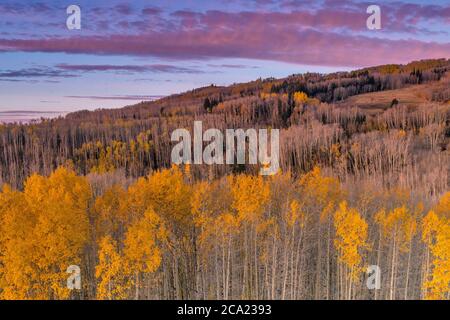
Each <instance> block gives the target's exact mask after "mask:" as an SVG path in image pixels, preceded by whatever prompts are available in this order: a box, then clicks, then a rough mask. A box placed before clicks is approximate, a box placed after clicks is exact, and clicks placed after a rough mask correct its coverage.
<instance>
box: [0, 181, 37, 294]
mask: <svg viewBox="0 0 450 320" xmlns="http://www.w3.org/2000/svg"><path fill="white" fill-rule="evenodd" d="M34 220H35V217H34V216H33V215H32V214H31V212H30V210H29V208H28V205H27V202H26V201H25V198H24V196H23V193H21V192H17V191H13V190H11V188H10V187H8V186H4V187H3V190H2V192H1V193H0V288H1V291H0V298H1V299H8V300H9V299H20V300H23V299H29V298H31V297H30V295H29V292H30V289H32V287H33V283H34V281H33V279H34V272H35V270H34V268H33V267H32V252H33V245H34V244H33V242H32V241H30V240H32V239H31V237H30V235H31V234H32V232H33V226H34V223H35V221H34Z"/></svg>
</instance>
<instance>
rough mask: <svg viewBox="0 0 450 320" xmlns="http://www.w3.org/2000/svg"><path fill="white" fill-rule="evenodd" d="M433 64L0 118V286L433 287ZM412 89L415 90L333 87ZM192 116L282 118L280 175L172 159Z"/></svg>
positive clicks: (437, 270)
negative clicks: (50, 115)
mask: <svg viewBox="0 0 450 320" xmlns="http://www.w3.org/2000/svg"><path fill="white" fill-rule="evenodd" d="M449 68H450V61H449V60H445V59H441V60H424V61H416V62H412V63H410V64H407V65H386V66H379V67H373V68H366V69H362V70H357V71H352V72H342V73H334V74H328V75H320V74H303V75H293V76H290V77H288V78H285V79H265V80H262V79H259V80H256V81H253V82H250V83H245V84H235V85H232V86H229V87H217V86H209V87H205V88H200V89H196V90H193V91H190V92H187V93H183V94H179V95H174V96H170V97H166V98H163V99H161V100H158V101H153V102H142V103H141V104H138V105H134V106H128V107H125V108H122V109H117V110H97V111H94V112H88V111H80V112H75V113H72V114H69V115H67V116H66V117H65V118H59V119H52V120H48V119H43V120H42V121H39V122H33V123H29V124H3V125H0V170H1V175H0V177H1V180H0V185H3V187H2V191H1V192H0V221H1V223H0V297H1V298H4V299H67V298H73V299H449V298H450V290H449V285H450V192H449V191H450V189H449V183H450V179H449V168H450V161H449V156H450V145H449V144H450V104H449V95H450V91H449V88H450V86H449V84H450V75H449ZM411 88H415V89H414V90H415V91H414V95H412V96H414V97H417V101H413V100H414V99H413V100H408V101H404V100H402V99H403V98H401V97H400V96H399V97H395V98H393V99H392V100H391V101H389V103H387V104H385V103H379V102H377V101H376V98H375V96H373V97H371V96H370V95H369V97H368V98H367V99H369V102H370V103H367V105H364V104H361V105H358V106H356V105H352V104H351V103H349V102H348V101H350V100H347V99H348V98H349V97H355V96H356V97H357V96H358V95H361V94H368V93H369V94H370V93H375V92H386V94H388V93H389V92H391V90H394V89H400V90H403V91H402V92H406V93H408V92H409V90H410V89H411ZM402 97H403V96H402ZM374 106H376V107H374ZM194 120H196V121H202V122H203V127H204V130H206V129H208V128H217V129H219V130H222V131H223V130H225V129H227V128H243V129H246V128H277V129H280V167H281V169H280V172H278V173H277V174H276V175H274V176H270V177H261V176H258V174H257V173H258V169H259V168H258V167H257V166H250V165H247V166H246V165H213V166H210V165H191V166H189V165H187V166H185V165H182V166H173V165H172V164H171V163H170V153H171V150H172V147H173V143H172V142H171V141H170V134H171V132H172V131H173V130H175V129H178V128H186V129H189V130H192V126H193V121H194ZM70 265H79V266H80V267H81V269H82V274H81V276H82V289H81V290H74V291H70V290H69V289H68V288H67V287H66V280H67V277H68V274H67V273H66V269H67V267H68V266H70ZM369 265H377V266H379V267H380V270H381V289H380V290H369V289H368V288H367V287H366V278H367V274H366V268H367V266H369Z"/></svg>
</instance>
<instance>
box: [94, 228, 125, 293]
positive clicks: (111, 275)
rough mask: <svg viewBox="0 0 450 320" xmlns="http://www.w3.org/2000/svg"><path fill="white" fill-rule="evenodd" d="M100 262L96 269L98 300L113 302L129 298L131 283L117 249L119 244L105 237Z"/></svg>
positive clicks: (101, 243) (101, 246) (100, 247)
mask: <svg viewBox="0 0 450 320" xmlns="http://www.w3.org/2000/svg"><path fill="white" fill-rule="evenodd" d="M98 258H99V262H98V265H97V266H96V267H95V277H96V278H97V280H98V284H97V299H100V300H112V299H124V298H126V297H127V290H129V288H130V287H131V282H130V281H129V280H128V277H127V275H126V266H125V264H124V263H123V260H122V257H121V256H120V253H119V252H118V249H117V242H116V241H114V240H113V239H112V238H111V236H105V237H103V238H102V239H101V241H100V244H99V255H98Z"/></svg>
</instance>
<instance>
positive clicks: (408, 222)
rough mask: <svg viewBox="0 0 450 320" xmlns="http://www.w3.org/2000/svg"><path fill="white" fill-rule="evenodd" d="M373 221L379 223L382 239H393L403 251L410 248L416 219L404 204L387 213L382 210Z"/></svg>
mask: <svg viewBox="0 0 450 320" xmlns="http://www.w3.org/2000/svg"><path fill="white" fill-rule="evenodd" d="M375 221H376V222H377V223H378V224H379V225H380V227H381V232H382V236H383V238H384V239H388V240H392V241H394V245H395V246H398V247H399V249H400V250H401V251H403V252H407V251H409V250H410V249H411V248H410V244H411V240H412V238H413V237H414V235H415V234H416V232H417V221H416V218H415V217H414V215H413V214H411V213H410V212H409V210H408V208H406V206H402V207H399V208H395V209H394V210H392V211H390V212H388V213H386V212H385V211H383V210H382V211H380V212H378V213H377V215H376V216H375Z"/></svg>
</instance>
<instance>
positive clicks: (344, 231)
mask: <svg viewBox="0 0 450 320" xmlns="http://www.w3.org/2000/svg"><path fill="white" fill-rule="evenodd" d="M334 227H335V230H336V239H335V241H334V244H335V246H336V249H337V250H338V252H339V260H340V261H341V262H342V263H344V264H345V265H346V266H347V267H348V268H349V269H350V270H351V271H350V278H351V279H352V280H353V279H356V277H357V275H358V274H359V273H360V272H361V271H362V268H361V263H362V256H361V253H360V251H361V250H362V249H364V248H367V247H368V245H367V242H366V241H367V230H368V225H367V222H366V221H365V220H364V219H363V218H362V217H361V215H360V214H359V212H358V211H357V210H356V209H354V208H349V207H348V205H347V202H346V201H343V202H341V203H340V204H339V208H338V210H337V211H336V213H335V214H334Z"/></svg>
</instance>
